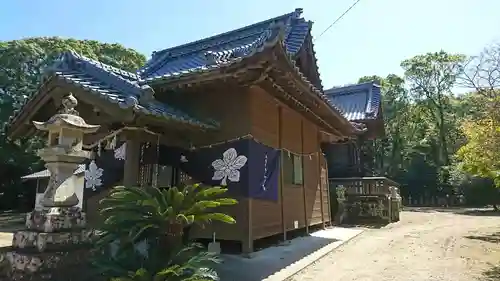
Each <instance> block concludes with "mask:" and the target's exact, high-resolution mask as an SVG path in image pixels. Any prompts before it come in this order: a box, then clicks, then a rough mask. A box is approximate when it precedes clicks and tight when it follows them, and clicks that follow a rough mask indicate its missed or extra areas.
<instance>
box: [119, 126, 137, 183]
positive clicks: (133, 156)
mask: <svg viewBox="0 0 500 281" xmlns="http://www.w3.org/2000/svg"><path fill="white" fill-rule="evenodd" d="M140 147H141V143H140V140H139V138H138V136H137V135H136V134H128V135H127V150H126V154H125V155H126V156H125V164H124V175H123V185H124V186H137V184H138V180H139V159H140V153H141V151H140Z"/></svg>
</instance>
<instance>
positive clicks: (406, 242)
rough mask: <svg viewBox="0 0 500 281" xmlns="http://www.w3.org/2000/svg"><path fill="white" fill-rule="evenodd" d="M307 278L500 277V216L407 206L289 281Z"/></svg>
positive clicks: (470, 280)
mask: <svg viewBox="0 0 500 281" xmlns="http://www.w3.org/2000/svg"><path fill="white" fill-rule="evenodd" d="M495 265H496V267H495ZM306 280H308V281H309V280H331V281H354V280H356V281H372V280H373V281H391V280H398V281H433V280H436V281H448V280H449V281H474V280H481V281H494V280H500V216H494V215H492V214H491V213H490V214H489V215H488V214H487V213H478V212H470V211H467V210H463V209H461V210H431V209H418V210H417V211H416V210H415V209H414V210H413V211H405V212H403V213H402V217H401V222H399V223H395V224H391V225H389V226H387V227H384V228H382V229H370V230H367V231H366V232H364V233H363V234H361V235H360V236H358V237H356V238H354V239H353V240H352V241H350V242H349V243H347V244H346V245H344V246H342V247H341V248H339V249H338V250H336V251H333V252H332V253H330V254H328V255H327V256H325V257H323V258H322V259H320V260H318V261H317V262H316V263H314V264H312V265H310V266H309V267H307V268H305V269H304V270H302V271H301V272H299V273H297V274H296V275H294V276H293V277H291V278H289V279H288V280H287V281H306Z"/></svg>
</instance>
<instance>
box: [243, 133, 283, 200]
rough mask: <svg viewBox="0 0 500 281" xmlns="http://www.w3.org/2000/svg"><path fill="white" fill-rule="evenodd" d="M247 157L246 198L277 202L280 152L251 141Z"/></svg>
mask: <svg viewBox="0 0 500 281" xmlns="http://www.w3.org/2000/svg"><path fill="white" fill-rule="evenodd" d="M249 155H250V157H249V169H250V180H249V185H248V197H250V198H255V199H263V200H271V201H278V195H279V174H280V157H281V151H280V150H278V149H275V148H272V147H269V146H266V145H263V144H261V143H258V142H256V141H253V140H252V141H251V142H250V146H249Z"/></svg>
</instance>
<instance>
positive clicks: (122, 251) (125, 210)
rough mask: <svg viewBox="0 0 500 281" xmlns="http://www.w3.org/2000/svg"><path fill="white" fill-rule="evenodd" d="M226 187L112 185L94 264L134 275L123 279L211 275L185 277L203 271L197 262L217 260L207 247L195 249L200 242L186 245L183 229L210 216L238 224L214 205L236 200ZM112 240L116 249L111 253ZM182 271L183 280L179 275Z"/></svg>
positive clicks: (104, 206) (102, 270)
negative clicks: (188, 255) (144, 249)
mask: <svg viewBox="0 0 500 281" xmlns="http://www.w3.org/2000/svg"><path fill="white" fill-rule="evenodd" d="M226 191H227V189H226V188H222V187H205V186H201V185H199V184H194V185H186V186H184V187H182V188H178V187H167V188H156V187H145V188H138V187H124V186H118V187H115V188H113V190H112V191H111V193H110V195H109V196H108V197H107V198H105V199H103V200H101V206H102V209H101V214H102V215H103V216H104V218H105V221H104V225H103V226H102V228H101V230H102V234H101V235H100V238H99V239H98V241H97V242H96V248H97V250H98V251H96V252H98V253H100V254H99V255H97V256H96V259H95V261H94V264H95V265H97V266H98V268H99V269H100V273H101V274H106V275H108V274H109V276H114V277H118V276H122V277H123V276H124V275H123V273H124V272H126V276H128V277H127V278H132V279H123V280H143V279H140V278H150V279H147V280H213V278H212V279H206V278H205V277H204V278H205V279H189V278H187V277H186V276H184V275H186V274H187V273H186V272H188V273H189V272H190V274H188V275H189V276H191V277H193V278H194V277H195V276H196V274H201V273H203V271H200V270H201V267H200V268H198V269H196V270H195V269H194V267H196V265H199V264H200V262H201V261H208V262H213V261H214V259H213V257H212V256H210V255H208V254H206V253H203V251H202V252H200V251H196V252H193V249H199V247H197V246H194V245H189V246H188V245H183V243H182V234H183V230H184V228H185V227H186V226H190V225H193V224H206V223H210V222H212V221H219V222H223V223H229V224H234V223H235V222H236V221H235V220H234V218H232V217H231V216H229V215H227V214H224V213H221V212H217V211H216V210H214V208H217V207H220V206H229V205H234V204H236V203H237V201H236V200H235V199H231V198H225V197H222V195H223V194H224V193H225V192H226ZM113 243H114V244H115V245H117V249H116V250H115V251H114V253H111V252H110V245H111V244H113ZM138 243H142V244H143V245H144V244H145V246H146V253H144V251H140V250H137V244H138ZM179 253H182V255H179ZM186 253H190V255H191V256H190V258H188V259H186V258H183V259H180V258H179V257H180V256H182V257H185V256H186ZM110 255H111V256H112V258H110V257H109V256H110ZM106 259H107V260H108V261H106ZM161 272H163V273H162V274H160V273H161ZM179 272H183V274H184V275H182V274H181V275H182V276H183V277H182V278H183V279H178V278H179V276H177V275H179ZM207 272H210V271H207ZM167 273H168V274H167ZM195 273H196V274H195ZM158 274H160V275H158ZM147 276H149V277H147ZM200 276H201V275H200ZM191 277H190V278H191ZM134 278H135V279H134ZM138 278H139V279H138ZM200 278H201V277H200ZM207 278H208V277H207Z"/></svg>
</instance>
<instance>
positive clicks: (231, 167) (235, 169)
mask: <svg viewBox="0 0 500 281" xmlns="http://www.w3.org/2000/svg"><path fill="white" fill-rule="evenodd" d="M247 160H248V159H247V157H246V156H244V155H238V152H236V149H234V148H230V149H228V150H226V151H225V152H224V153H222V159H217V160H215V161H213V162H212V167H214V170H215V171H214V175H213V177H212V180H220V181H221V183H220V184H221V185H223V186H225V185H227V181H228V180H229V181H231V182H239V181H240V171H239V169H241V168H242V167H243V166H245V164H246V163H247Z"/></svg>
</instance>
